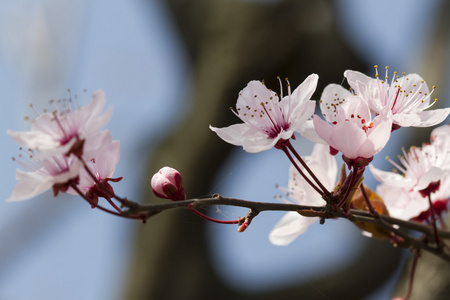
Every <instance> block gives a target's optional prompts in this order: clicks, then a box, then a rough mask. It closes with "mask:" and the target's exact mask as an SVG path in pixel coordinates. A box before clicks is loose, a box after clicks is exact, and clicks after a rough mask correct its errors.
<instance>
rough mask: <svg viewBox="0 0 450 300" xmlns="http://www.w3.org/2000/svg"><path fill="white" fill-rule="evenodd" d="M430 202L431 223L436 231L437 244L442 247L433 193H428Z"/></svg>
mask: <svg viewBox="0 0 450 300" xmlns="http://www.w3.org/2000/svg"><path fill="white" fill-rule="evenodd" d="M427 198H428V203H429V204H430V215H431V225H432V226H433V231H434V239H435V242H436V246H437V247H438V248H439V247H441V240H440V239H439V233H438V230H437V227H436V216H435V214H434V208H433V203H432V202H431V193H429V194H428V197H427Z"/></svg>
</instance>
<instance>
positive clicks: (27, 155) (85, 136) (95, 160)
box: [8, 90, 120, 207]
mask: <svg viewBox="0 0 450 300" xmlns="http://www.w3.org/2000/svg"><path fill="white" fill-rule="evenodd" d="M75 102H76V100H74V99H72V98H71V97H70V93H69V98H68V99H64V100H59V101H54V100H52V101H50V106H51V109H50V110H44V111H43V112H42V113H40V112H39V111H38V110H37V109H34V111H35V113H36V117H35V118H32V119H30V118H27V119H28V120H29V121H30V123H31V129H30V130H29V131H8V134H9V136H10V137H12V138H13V139H14V140H15V141H16V142H17V143H18V144H19V145H20V146H21V148H20V149H21V153H20V154H19V155H18V157H16V158H13V160H15V161H16V162H17V163H19V164H20V165H21V166H22V167H23V169H24V170H22V169H17V171H16V179H17V180H18V183H17V185H16V187H15V188H14V190H13V192H12V194H11V196H10V197H9V199H8V200H9V201H15V200H24V199H29V198H31V197H34V196H36V195H39V194H41V193H43V192H45V191H47V190H49V189H53V192H54V195H55V196H56V195H58V193H59V192H66V193H70V194H79V195H81V196H83V197H84V198H85V199H86V200H87V201H88V202H89V203H90V204H91V205H92V207H96V206H97V203H98V198H99V197H107V198H110V197H111V191H112V187H111V186H110V185H109V184H108V181H118V180H120V178H117V179H113V178H112V176H113V173H114V170H115V167H116V165H117V162H118V160H119V156H120V143H119V141H117V140H114V141H113V140H112V136H111V133H110V132H109V131H108V130H106V129H105V130H101V129H102V127H103V126H104V125H105V123H106V122H107V121H108V120H109V118H110V116H111V113H112V109H111V108H109V109H108V110H106V111H105V112H103V109H104V106H105V103H106V99H105V95H104V92H103V91H101V90H99V91H97V92H95V93H94V94H93V96H92V99H91V101H90V103H89V104H88V105H86V106H79V105H78V103H75ZM99 183H101V186H100V185H98V184H99Z"/></svg>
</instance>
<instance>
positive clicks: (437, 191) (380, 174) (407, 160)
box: [369, 135, 450, 220]
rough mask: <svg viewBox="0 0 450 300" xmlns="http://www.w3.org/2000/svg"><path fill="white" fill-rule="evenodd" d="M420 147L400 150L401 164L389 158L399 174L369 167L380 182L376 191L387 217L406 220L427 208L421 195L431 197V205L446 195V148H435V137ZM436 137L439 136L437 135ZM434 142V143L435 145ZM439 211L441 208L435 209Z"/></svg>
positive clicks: (449, 188) (449, 187)
mask: <svg viewBox="0 0 450 300" xmlns="http://www.w3.org/2000/svg"><path fill="white" fill-rule="evenodd" d="M437 137H438V136H436V139H435V140H434V141H433V142H432V143H431V144H425V145H423V146H422V147H421V148H419V147H411V148H410V150H409V151H408V152H406V151H405V150H403V156H400V157H399V159H400V162H401V164H397V163H395V162H394V161H392V160H390V159H389V161H390V162H391V163H392V164H393V165H394V166H395V167H396V168H397V170H399V171H400V172H401V173H402V174H399V173H394V172H386V171H381V170H379V169H377V168H375V167H373V166H372V165H370V166H369V167H370V170H371V172H372V174H373V175H374V177H375V178H376V179H377V180H378V181H380V182H381V184H380V185H379V186H378V187H377V193H378V194H379V195H380V196H381V197H382V198H383V200H384V202H385V204H386V206H387V208H388V210H389V212H390V214H391V216H393V217H397V218H401V219H405V220H409V219H412V218H415V217H418V216H419V215H420V214H422V213H423V212H425V211H427V210H428V209H429V203H428V201H427V200H426V199H424V197H428V196H431V199H432V202H433V206H434V203H438V204H437V205H438V206H441V205H440V203H441V202H442V201H444V202H447V201H448V198H449V197H450V176H449V175H450V168H449V155H448V151H449V150H448V148H446V149H444V148H443V147H439V140H440V139H439V138H437ZM439 137H442V136H440V135H439ZM435 143H438V144H435ZM439 210H440V211H443V209H441V208H440V209H439Z"/></svg>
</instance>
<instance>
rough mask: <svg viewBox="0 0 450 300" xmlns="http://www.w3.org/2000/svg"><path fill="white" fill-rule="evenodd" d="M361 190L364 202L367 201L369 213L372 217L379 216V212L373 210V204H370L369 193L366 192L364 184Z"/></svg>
mask: <svg viewBox="0 0 450 300" xmlns="http://www.w3.org/2000/svg"><path fill="white" fill-rule="evenodd" d="M360 189H361V192H362V194H363V197H364V200H365V201H366V204H367V207H368V208H369V211H370V212H371V213H372V215H378V212H377V211H376V210H375V209H374V208H373V206H372V203H371V202H370V199H369V197H368V196H367V192H366V188H365V187H364V184H362V183H361V185H360Z"/></svg>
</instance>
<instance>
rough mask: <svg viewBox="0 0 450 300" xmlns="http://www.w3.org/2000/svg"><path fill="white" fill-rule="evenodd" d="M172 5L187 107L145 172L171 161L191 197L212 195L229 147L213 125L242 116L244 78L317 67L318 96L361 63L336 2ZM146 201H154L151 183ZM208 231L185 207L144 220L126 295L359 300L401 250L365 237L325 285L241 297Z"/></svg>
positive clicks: (271, 77) (299, 77) (174, 0)
mask: <svg viewBox="0 0 450 300" xmlns="http://www.w3.org/2000/svg"><path fill="white" fill-rule="evenodd" d="M168 5H169V9H170V11H171V12H172V14H173V18H174V22H175V23H176V24H177V27H178V28H179V31H180V33H181V37H182V39H183V40H184V42H185V45H186V50H187V51H188V53H189V55H190V57H191V60H192V77H191V78H192V79H191V80H192V92H191V94H190V95H188V96H187V97H186V101H189V107H190V108H189V110H188V111H187V112H186V116H185V119H184V120H182V122H181V124H180V126H179V127H178V128H176V129H175V131H174V132H172V134H171V135H170V136H168V137H167V138H166V139H165V140H164V141H162V143H161V144H160V145H159V147H158V149H157V151H156V152H155V154H154V156H153V157H152V158H151V163H150V165H149V167H148V174H147V175H146V177H147V178H150V177H151V176H152V174H153V173H154V172H156V171H157V170H158V169H159V168H160V167H163V166H165V165H170V166H172V167H175V168H177V169H178V170H179V171H181V172H182V174H183V175H184V183H185V189H186V192H187V194H188V197H196V196H199V195H205V194H208V193H209V192H210V186H211V183H212V180H213V178H214V174H215V173H216V171H217V170H218V169H219V168H220V166H221V164H222V163H223V161H224V160H225V158H226V157H227V155H228V154H229V152H230V149H231V146H230V145H228V144H226V143H224V142H223V141H221V140H220V139H219V138H218V137H217V136H216V135H215V134H214V133H212V132H211V131H210V130H209V128H208V124H213V125H214V126H218V127H221V126H228V125H230V124H232V123H234V122H236V121H237V119H236V117H235V116H234V115H233V114H232V113H230V112H229V111H228V107H230V106H234V105H235V101H236V99H237V94H238V92H239V91H240V90H241V89H242V88H244V87H245V85H246V84H247V82H248V81H250V80H252V79H266V83H267V85H268V86H278V83H275V81H276V75H280V76H282V77H284V76H286V75H288V76H289V79H290V82H291V83H292V84H293V85H294V86H296V85H298V84H299V83H301V82H302V81H303V80H304V78H306V77H307V76H308V75H309V74H310V73H318V74H319V75H320V76H321V78H320V80H319V87H318V89H317V90H318V92H317V93H316V94H315V98H314V99H317V97H319V95H320V91H321V90H322V89H323V88H324V86H325V85H326V84H327V83H330V82H341V81H342V78H343V72H344V70H346V69H362V68H363V66H362V65H361V63H360V61H359V60H358V59H357V58H356V57H355V56H354V54H353V52H352V51H351V50H350V49H349V48H348V47H347V46H346V44H345V43H344V42H343V40H342V39H341V37H340V36H339V34H338V33H337V31H336V26H335V24H334V20H333V11H332V5H331V2H330V1H326V0H321V1H274V2H273V3H272V2H271V3H267V4H262V3H257V2H256V3H254V2H247V1H242V2H241V1H231V0H219V1H209V0H198V1H189V0H170V1H168ZM143 198H144V199H151V198H152V193H151V188H150V186H148V190H147V193H146V194H145V195H143ZM254 200H257V199H254ZM244 234H245V233H244ZM206 238H207V237H206V236H205V223H204V221H203V220H201V219H200V218H198V217H197V216H195V215H193V214H191V213H190V212H188V211H186V210H176V211H171V212H165V213H163V214H162V215H158V216H155V217H153V218H152V219H150V220H149V221H148V223H147V224H146V225H145V226H138V229H137V233H136V245H135V251H134V253H133V254H132V256H131V262H130V265H131V267H130V270H129V275H128V277H127V278H128V282H127V288H126V291H125V294H124V299H136V300H138V299H139V300H143V299H187V300H189V299H193V300H194V299H195V300H198V299H229V298H230V297H232V298H233V299H235V298H237V297H245V299H273V298H274V297H279V298H280V299H291V298H292V299H294V298H295V299H298V297H299V295H302V298H304V299H323V298H324V296H323V295H322V294H321V293H324V294H325V295H328V296H326V297H327V298H328V297H331V296H332V297H333V298H334V297H343V298H342V299H344V298H346V299H357V298H362V297H363V296H364V295H367V294H369V293H370V292H371V291H373V290H374V289H375V288H377V287H378V286H379V285H380V284H382V282H383V281H384V280H385V279H386V278H388V276H389V274H390V273H391V272H392V271H393V269H394V268H395V265H396V261H397V260H398V257H399V255H400V254H399V252H398V251H395V250H393V249H392V247H391V246H390V245H388V244H387V243H382V242H378V241H373V240H369V239H367V244H366V245H365V249H366V252H365V254H366V255H367V256H365V257H360V258H357V259H355V262H354V264H353V265H351V266H349V267H348V268H346V269H345V270H342V271H341V272H339V273H335V274H329V276H327V277H326V278H322V279H320V280H317V281H315V282H312V286H313V287H315V288H317V289H318V290H319V291H321V292H318V291H317V290H315V289H313V288H311V284H309V285H308V286H302V285H299V286H295V287H290V288H286V289H283V290H279V291H273V292H269V293H264V295H260V294H251V295H248V294H245V295H244V294H242V293H239V292H237V291H233V290H231V289H230V288H228V287H227V286H225V285H224V284H223V283H222V282H221V281H220V279H219V278H218V277H217V275H216V274H215V273H214V271H213V270H212V267H211V264H210V258H209V256H210V254H209V253H208V247H207V243H206ZM367 257H370V259H367ZM367 270H371V271H370V272H371V273H370V277H369V274H368V272H367Z"/></svg>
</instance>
